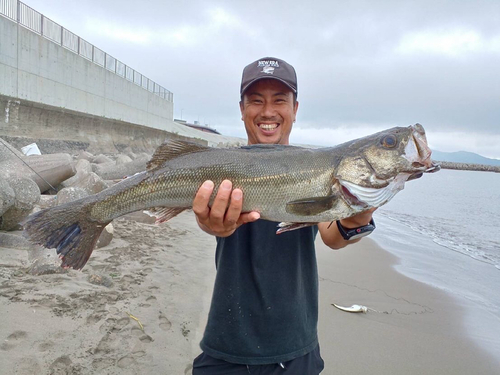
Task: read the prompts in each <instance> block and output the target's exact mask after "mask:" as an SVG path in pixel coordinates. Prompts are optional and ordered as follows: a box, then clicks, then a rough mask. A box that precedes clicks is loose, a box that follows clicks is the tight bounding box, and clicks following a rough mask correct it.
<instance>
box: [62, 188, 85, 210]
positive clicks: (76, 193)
mask: <svg viewBox="0 0 500 375" xmlns="http://www.w3.org/2000/svg"><path fill="white" fill-rule="evenodd" d="M88 195H89V194H88V193H87V192H86V191H85V189H82V188H79V187H67V188H64V189H61V190H60V191H59V192H58V193H57V205H58V206H60V205H61V204H64V203H68V202H72V201H76V200H77V199H80V198H85V197H86V196H88Z"/></svg>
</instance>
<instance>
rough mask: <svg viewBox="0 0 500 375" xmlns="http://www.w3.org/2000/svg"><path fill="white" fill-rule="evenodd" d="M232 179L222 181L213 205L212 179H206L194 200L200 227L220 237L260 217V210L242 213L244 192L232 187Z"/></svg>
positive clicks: (194, 209) (194, 208) (228, 234)
mask: <svg viewBox="0 0 500 375" xmlns="http://www.w3.org/2000/svg"><path fill="white" fill-rule="evenodd" d="M232 187H233V185H232V183H231V181H229V180H224V181H222V183H221V185H220V187H219V190H218V191H217V195H216V197H215V199H214V202H213V204H212V207H209V206H208V204H209V202H210V196H211V195H212V192H213V190H214V183H213V182H212V181H205V182H204V183H203V185H201V187H200V188H199V189H198V192H197V193H196V196H195V198H194V200H193V211H194V213H195V215H196V220H197V221H198V225H199V226H200V228H201V229H202V230H203V231H205V232H207V233H208V234H212V235H214V236H218V237H228V236H230V235H231V234H233V233H234V231H235V230H236V229H237V228H238V227H239V226H240V225H242V224H246V223H250V222H252V221H255V220H257V219H259V218H260V215H259V213H258V212H255V211H253V212H248V213H241V209H242V207H243V192H242V191H241V190H240V189H234V190H233V189H232Z"/></svg>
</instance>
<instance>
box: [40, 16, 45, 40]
mask: <svg viewBox="0 0 500 375" xmlns="http://www.w3.org/2000/svg"><path fill="white" fill-rule="evenodd" d="M40 15H41V17H40V20H41V23H40V35H41V36H43V18H44V15H43V14H42V13H40Z"/></svg>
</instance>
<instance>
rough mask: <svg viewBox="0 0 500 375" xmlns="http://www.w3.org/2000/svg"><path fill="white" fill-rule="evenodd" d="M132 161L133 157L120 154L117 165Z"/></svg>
mask: <svg viewBox="0 0 500 375" xmlns="http://www.w3.org/2000/svg"><path fill="white" fill-rule="evenodd" d="M131 161H132V159H131V158H130V157H129V156H127V155H123V154H120V155H118V156H117V157H116V165H121V164H127V163H130V162H131Z"/></svg>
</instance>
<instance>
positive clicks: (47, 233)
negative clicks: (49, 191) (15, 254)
mask: <svg viewBox="0 0 500 375" xmlns="http://www.w3.org/2000/svg"><path fill="white" fill-rule="evenodd" d="M91 207H92V204H85V203H80V202H79V201H74V202H70V203H67V204H64V205H62V206H57V207H52V208H48V209H46V210H42V211H39V212H37V213H35V214H33V215H30V216H29V217H28V218H27V219H26V220H25V221H24V222H23V223H22V225H23V227H24V235H25V237H27V238H28V239H29V240H30V241H32V242H34V243H37V244H39V245H42V246H43V247H46V248H49V249H51V248H56V251H57V254H59V257H60V258H61V259H62V263H61V267H63V268H73V269H75V270H80V269H82V268H83V266H85V264H86V263H87V261H88V259H89V257H90V254H92V251H93V250H94V247H95V244H96V242H97V240H98V239H99V236H100V235H101V232H102V231H103V229H104V227H105V226H106V225H108V224H109V223H110V222H107V223H100V222H97V221H93V220H90V219H89V218H90V209H91Z"/></svg>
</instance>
